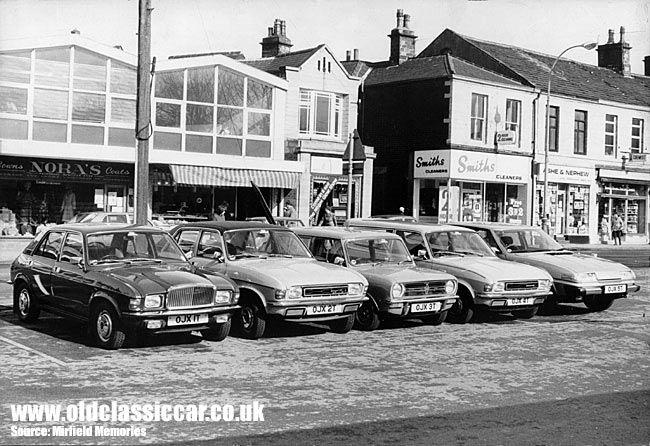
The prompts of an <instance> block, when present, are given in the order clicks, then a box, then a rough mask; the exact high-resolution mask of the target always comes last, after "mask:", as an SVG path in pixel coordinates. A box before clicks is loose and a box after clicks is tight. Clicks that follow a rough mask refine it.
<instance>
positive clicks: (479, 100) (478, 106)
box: [470, 93, 487, 141]
mask: <svg viewBox="0 0 650 446" xmlns="http://www.w3.org/2000/svg"><path fill="white" fill-rule="evenodd" d="M486 112H487V96H485V95H482V94H476V93H472V110H471V119H470V138H471V139H473V140H475V141H485V134H486V128H485V125H486V119H485V118H486Z"/></svg>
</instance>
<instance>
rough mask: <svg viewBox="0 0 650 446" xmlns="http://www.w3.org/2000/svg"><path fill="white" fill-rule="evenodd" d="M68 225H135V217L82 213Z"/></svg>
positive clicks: (103, 213) (119, 214)
mask: <svg viewBox="0 0 650 446" xmlns="http://www.w3.org/2000/svg"><path fill="white" fill-rule="evenodd" d="M67 223H68V224H69V223H114V224H133V215H131V214H129V213H127V212H100V211H97V212H81V213H79V214H76V215H75V216H74V217H72V218H71V219H70V220H69V221H68V222H67Z"/></svg>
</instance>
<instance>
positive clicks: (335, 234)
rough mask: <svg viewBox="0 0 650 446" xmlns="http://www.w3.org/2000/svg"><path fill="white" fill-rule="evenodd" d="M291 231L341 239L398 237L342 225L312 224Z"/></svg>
mask: <svg viewBox="0 0 650 446" xmlns="http://www.w3.org/2000/svg"><path fill="white" fill-rule="evenodd" d="M293 232H295V233H296V234H298V235H315V236H320V237H329V238H340V239H342V240H352V239H359V238H370V237H382V238H398V239H399V236H398V235H396V234H391V233H388V232H384V231H372V230H371V231H367V230H361V229H360V228H346V227H344V226H312V227H310V228H293Z"/></svg>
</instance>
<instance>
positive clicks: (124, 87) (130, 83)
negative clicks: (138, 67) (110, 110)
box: [111, 60, 137, 95]
mask: <svg viewBox="0 0 650 446" xmlns="http://www.w3.org/2000/svg"><path fill="white" fill-rule="evenodd" d="M136 82H137V73H136V71H135V69H133V68H131V67H129V66H128V65H125V64H123V63H120V62H117V61H115V60H113V61H111V93H120V94H129V95H134V94H135V93H136V90H137V87H136Z"/></svg>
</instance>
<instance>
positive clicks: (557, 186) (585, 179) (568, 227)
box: [535, 164, 597, 243]
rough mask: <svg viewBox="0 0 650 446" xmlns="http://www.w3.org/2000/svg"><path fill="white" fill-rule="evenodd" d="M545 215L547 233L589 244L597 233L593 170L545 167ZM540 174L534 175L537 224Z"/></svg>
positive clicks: (541, 188) (540, 204)
mask: <svg viewBox="0 0 650 446" xmlns="http://www.w3.org/2000/svg"><path fill="white" fill-rule="evenodd" d="M547 181H548V188H547V198H546V200H547V205H546V209H547V214H548V221H549V226H550V229H549V233H550V234H551V235H554V236H555V237H556V238H564V239H566V240H569V241H571V242H576V243H580V242H582V243H589V242H590V241H591V239H594V238H595V237H596V234H597V223H596V214H595V212H594V206H595V203H596V198H595V194H594V189H595V170H594V169H593V168H587V167H571V166H559V165H553V164H549V166H548V180H547ZM543 197H544V173H543V170H542V172H541V174H540V175H538V176H537V190H536V201H535V203H536V204H537V206H536V209H535V211H536V212H535V222H536V223H537V224H541V221H542V220H541V219H542V215H543V202H544V198H543Z"/></svg>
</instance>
